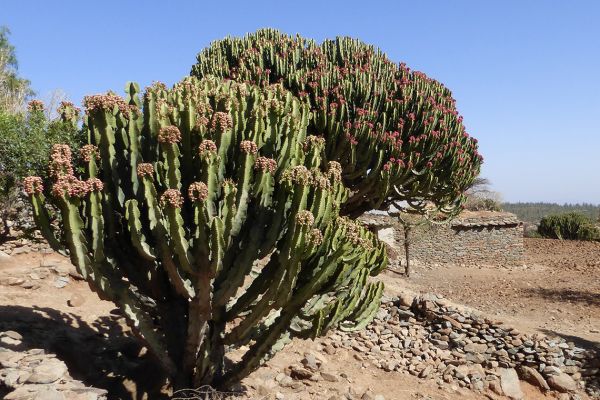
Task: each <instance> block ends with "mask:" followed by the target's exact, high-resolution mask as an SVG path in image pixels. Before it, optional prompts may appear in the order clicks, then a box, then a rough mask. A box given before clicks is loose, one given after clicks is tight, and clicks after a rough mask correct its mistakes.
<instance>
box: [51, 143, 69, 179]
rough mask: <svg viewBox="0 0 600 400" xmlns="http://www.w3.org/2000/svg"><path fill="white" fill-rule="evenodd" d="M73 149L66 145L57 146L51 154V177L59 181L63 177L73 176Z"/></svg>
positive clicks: (53, 147)
mask: <svg viewBox="0 0 600 400" xmlns="http://www.w3.org/2000/svg"><path fill="white" fill-rule="evenodd" d="M72 162H73V157H72V154H71V148H70V147H69V146H68V145H66V144H55V145H54V146H52V151H51V153H50V165H49V166H48V168H49V170H50V176H51V177H53V178H55V179H58V178H60V177H61V176H63V175H73V164H72Z"/></svg>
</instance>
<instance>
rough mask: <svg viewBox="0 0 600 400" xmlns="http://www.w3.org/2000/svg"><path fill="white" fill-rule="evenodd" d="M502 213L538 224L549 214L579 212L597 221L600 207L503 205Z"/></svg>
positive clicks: (531, 204) (547, 204)
mask: <svg viewBox="0 0 600 400" xmlns="http://www.w3.org/2000/svg"><path fill="white" fill-rule="evenodd" d="M502 208H503V209H504V211H508V212H511V213H513V214H516V215H517V217H519V219H520V220H521V221H525V222H531V223H538V222H540V220H541V219H542V218H543V217H544V216H546V215H549V214H559V213H566V212H572V211H576V212H580V213H582V214H584V215H586V216H588V217H590V218H591V219H592V220H593V221H597V220H598V217H599V216H600V205H598V204H589V203H582V204H556V203H503V204H502Z"/></svg>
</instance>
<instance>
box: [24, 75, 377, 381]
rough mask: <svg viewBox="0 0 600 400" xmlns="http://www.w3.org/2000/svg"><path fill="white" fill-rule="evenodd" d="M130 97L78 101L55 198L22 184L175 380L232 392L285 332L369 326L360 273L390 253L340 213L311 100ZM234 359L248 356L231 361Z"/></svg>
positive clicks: (185, 88)
mask: <svg viewBox="0 0 600 400" xmlns="http://www.w3.org/2000/svg"><path fill="white" fill-rule="evenodd" d="M137 92H138V89H137V86H136V85H135V84H130V85H128V99H127V101H125V100H124V99H121V98H119V97H118V96H116V95H114V94H106V95H98V96H90V97H87V98H86V99H85V106H86V113H87V117H86V128H87V129H86V130H87V132H89V144H88V145H86V146H83V147H82V149H81V151H80V154H79V157H78V158H79V161H80V162H81V163H82V164H83V165H84V167H85V168H84V170H85V173H84V174H83V175H82V176H77V175H76V171H78V170H81V169H77V168H74V158H75V157H74V156H73V154H71V151H70V149H69V147H68V146H64V145H56V146H55V147H54V149H53V152H52V158H51V161H50V176H51V177H52V179H53V181H54V183H53V185H52V186H51V188H50V193H49V196H48V197H45V195H44V193H45V191H44V187H43V184H42V181H41V179H39V178H36V177H30V178H27V179H26V181H25V190H26V191H27V193H28V194H29V196H30V198H31V201H32V203H33V206H34V214H35V218H36V220H37V222H38V224H39V226H40V227H41V230H42V232H43V233H44V234H45V236H46V237H47V238H48V240H49V242H50V243H51V244H53V245H54V246H55V248H57V249H60V247H61V245H62V244H64V245H65V247H66V248H67V250H68V253H69V254H70V257H71V260H72V261H73V263H74V264H75V265H76V266H77V268H78V270H79V271H80V273H81V274H82V275H83V276H84V277H85V279H86V280H87V281H88V282H89V283H90V286H91V287H92V289H93V290H95V291H96V292H97V293H98V294H99V296H100V297H102V298H103V299H106V300H110V301H113V302H114V303H115V304H117V305H118V306H119V307H120V309H121V310H122V312H123V313H124V315H125V317H126V318H127V319H128V321H129V322H130V324H131V326H132V328H133V329H134V330H135V331H136V332H137V333H138V334H139V336H140V337H141V338H142V339H143V340H144V341H145V343H146V344H147V346H148V347H149V348H150V349H151V350H152V351H153V352H154V353H155V354H156V355H157V357H158V358H159V359H160V361H161V362H162V364H163V366H164V368H165V369H166V371H168V373H169V374H170V375H171V376H173V378H174V381H175V384H176V385H177V386H182V387H184V386H188V387H190V386H192V385H200V384H206V383H208V384H212V385H219V386H220V385H227V384H229V383H232V382H234V381H236V380H238V379H240V378H241V377H243V376H245V375H246V374H248V373H249V372H250V371H252V370H253V369H255V368H256V367H257V366H258V365H260V363H262V362H263V361H264V360H266V359H268V358H269V357H270V356H271V355H272V354H273V353H274V352H275V351H277V350H279V349H280V348H282V346H283V345H284V344H285V343H286V342H287V341H288V340H289V339H290V338H291V337H294V336H302V337H314V336H317V335H320V334H322V333H323V332H325V331H327V330H328V329H330V328H332V327H337V328H340V329H345V330H354V329H360V328H361V327H363V326H365V325H366V324H367V323H368V322H369V321H370V320H371V319H372V317H373V315H374V313H375V312H376V311H377V309H378V306H379V298H380V296H381V293H382V289H383V285H382V284H381V283H368V282H367V277H368V276H369V275H375V274H377V273H378V272H379V271H380V270H381V269H382V268H383V267H384V266H385V264H386V255H385V251H384V248H383V246H382V244H381V243H380V242H379V241H378V240H377V239H376V238H375V237H374V236H373V234H372V233H370V232H369V231H368V230H366V229H365V228H363V227H362V226H361V225H359V224H357V223H355V222H354V221H351V220H349V219H347V218H344V217H340V216H339V209H340V206H341V205H342V204H343V203H344V201H346V199H347V197H348V190H347V189H346V188H345V187H344V185H343V183H342V181H341V175H340V174H341V169H340V165H339V163H337V162H335V161H327V160H326V159H324V158H323V148H324V142H323V140H322V139H319V138H316V137H313V136H307V135H306V127H307V124H308V119H309V114H310V112H309V109H308V106H307V105H306V104H305V103H303V102H301V101H300V100H298V99H296V98H294V97H293V96H292V95H291V94H290V93H288V92H287V91H285V90H284V89H283V88H282V87H281V86H278V85H275V86H270V87H268V88H264V89H261V88H258V87H254V86H250V85H246V84H238V83H235V82H232V81H229V82H221V81H218V80H216V79H203V80H198V79H196V78H191V77H190V78H187V79H185V80H183V81H182V82H181V83H178V84H176V85H175V86H174V88H173V89H171V90H168V89H166V88H165V87H164V85H161V84H155V85H153V86H152V87H150V88H148V89H147V91H146V93H145V96H144V104H143V110H142V109H141V108H140V100H139V99H138V94H137ZM47 199H48V200H50V201H51V202H52V203H53V204H54V205H55V206H56V207H57V208H58V209H59V210H60V213H61V222H62V230H61V232H60V234H61V236H60V237H57V236H55V233H54V232H53V231H52V224H51V222H50V216H49V211H47V209H46V207H45V202H46V201H47ZM250 278H252V279H250ZM244 349H246V350H244ZM230 351H238V352H239V351H241V352H242V354H241V355H242V358H241V360H240V361H238V362H237V363H232V364H227V365H226V364H225V357H226V355H227V353H228V352H230Z"/></svg>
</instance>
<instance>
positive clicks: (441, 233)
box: [361, 211, 524, 266]
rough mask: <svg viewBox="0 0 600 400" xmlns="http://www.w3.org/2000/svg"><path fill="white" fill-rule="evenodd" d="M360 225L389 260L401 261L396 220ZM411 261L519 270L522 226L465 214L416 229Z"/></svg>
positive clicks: (508, 217) (382, 217) (504, 217)
mask: <svg viewBox="0 0 600 400" xmlns="http://www.w3.org/2000/svg"><path fill="white" fill-rule="evenodd" d="M361 219H362V221H363V222H364V223H366V224H367V225H369V226H370V227H371V228H372V229H373V230H374V231H376V232H377V233H378V235H379V237H380V239H382V240H383V241H384V242H386V243H387V244H388V245H389V246H390V247H391V250H390V252H391V253H392V256H391V258H392V259H394V258H396V259H398V260H404V245H403V238H404V235H403V230H402V226H401V225H400V223H399V222H398V219H397V217H394V216H393V214H392V215H389V214H387V213H369V214H366V215H364V216H363V217H361ZM412 239H413V240H412V243H411V245H410V255H411V261H416V262H417V263H428V264H459V265H477V266H481V265H489V266H518V265H522V264H523V255H524V247H523V223H522V222H521V221H519V220H518V219H517V217H516V216H515V215H514V214H511V213H505V212H491V211H478V212H464V213H463V214H461V215H460V216H458V217H457V218H456V219H455V220H454V221H452V222H450V223H448V224H444V225H433V226H431V225H427V226H420V227H417V228H416V229H415V230H414V231H413V234H412Z"/></svg>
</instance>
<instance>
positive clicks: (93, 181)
mask: <svg viewBox="0 0 600 400" xmlns="http://www.w3.org/2000/svg"><path fill="white" fill-rule="evenodd" d="M87 185H88V188H89V191H90V192H101V191H102V189H104V183H103V182H102V181H101V180H100V179H98V178H90V179H88V180H87Z"/></svg>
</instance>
